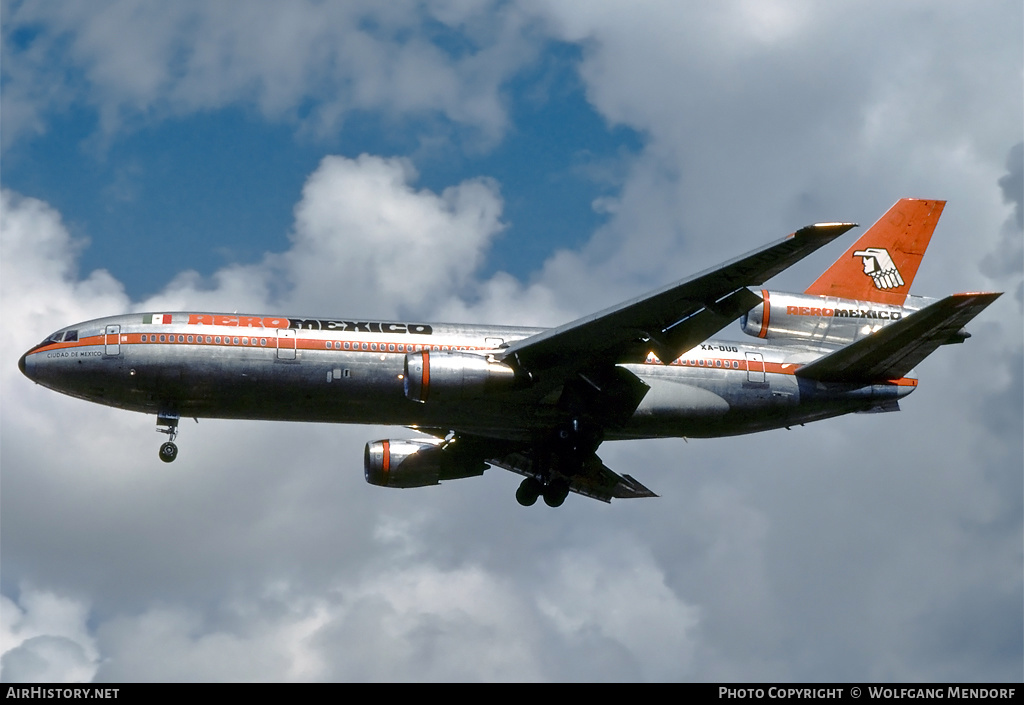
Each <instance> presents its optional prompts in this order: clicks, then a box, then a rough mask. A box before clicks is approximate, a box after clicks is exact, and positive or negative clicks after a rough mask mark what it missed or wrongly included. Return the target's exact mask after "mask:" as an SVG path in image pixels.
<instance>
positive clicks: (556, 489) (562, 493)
mask: <svg viewBox="0 0 1024 705" xmlns="http://www.w3.org/2000/svg"><path fill="white" fill-rule="evenodd" d="M540 496H543V497H544V504H546V505H548V506H549V507H561V506H562V502H564V501H565V498H566V497H568V496H569V482H568V480H565V479H563V478H557V479H554V480H552V481H551V482H549V483H547V484H546V485H545V484H543V483H542V482H541V481H540V480H538V479H537V478H535V477H528V478H526V479H525V480H523V482H522V483H521V484H520V485H519V489H518V490H516V501H517V502H519V503H520V504H521V505H523V506H524V507H532V506H533V505H534V504H536V503H537V498H538V497H540Z"/></svg>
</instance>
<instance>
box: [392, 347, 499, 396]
mask: <svg viewBox="0 0 1024 705" xmlns="http://www.w3.org/2000/svg"><path fill="white" fill-rule="evenodd" d="M515 381H516V373H515V370H513V369H512V368H511V367H509V366H508V365H506V364H505V363H503V362H492V361H491V360H488V359H487V358H486V357H483V356H482V355H477V354H474V353H466V352H460V351H457V350H442V351H438V350H434V351H430V350H421V351H420V352H415V353H409V354H407V355H406V356H405V396H406V397H408V398H409V399H412V400H413V401H416V402H420V403H426V402H427V401H431V402H436V401H458V400H460V399H467V398H470V397H475V396H480V395H481V394H485V393H488V392H493V391H496V390H499V389H508V388H510V387H512V386H513V385H514V384H515Z"/></svg>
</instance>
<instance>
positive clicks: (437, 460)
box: [363, 438, 488, 487]
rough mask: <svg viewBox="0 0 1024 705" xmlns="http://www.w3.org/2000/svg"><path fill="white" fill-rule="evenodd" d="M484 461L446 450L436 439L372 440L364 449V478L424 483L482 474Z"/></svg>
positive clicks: (382, 484)
mask: <svg viewBox="0 0 1024 705" xmlns="http://www.w3.org/2000/svg"><path fill="white" fill-rule="evenodd" d="M487 467H488V466H487V464H486V463H484V462H482V461H480V460H472V459H470V458H466V457H464V456H461V455H455V454H453V453H450V452H446V450H445V448H444V447H443V446H442V445H441V441H439V440H430V439H426V438H424V439H419V440H414V441H405V440H393V439H388V440H384V441H373V442H371V443H367V444H366V450H365V451H364V452H363V472H364V474H365V476H366V481H367V482H369V483H370V484H371V485H377V486H378V487H426V486H427V485H436V484H438V483H439V482H440V481H441V480H456V479H459V478H462V477H474V476H476V475H482V474H483V472H484V470H486V469H487Z"/></svg>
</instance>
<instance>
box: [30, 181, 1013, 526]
mask: <svg viewBox="0 0 1024 705" xmlns="http://www.w3.org/2000/svg"><path fill="white" fill-rule="evenodd" d="M944 206H945V201H936V200H924V199H902V200H900V201H898V202H897V203H896V204H895V205H894V206H893V207H892V208H891V209H890V210H889V211H888V212H886V213H885V215H883V216H882V218H881V219H880V220H879V221H878V222H877V223H875V224H874V225H873V226H872V227H871V228H869V229H868V230H867V231H866V232H865V233H864V235H863V236H862V237H861V238H860V239H858V240H857V242H856V243H855V244H854V245H853V246H852V247H850V249H849V250H847V251H846V253H845V254H843V255H842V256H841V257H840V258H839V259H838V260H836V262H835V263H834V264H833V265H832V266H831V267H830V268H829V269H828V270H826V271H825V272H824V273H823V274H822V275H821V276H820V277H819V278H818V279H817V280H816V281H815V282H813V283H812V284H811V285H810V286H809V287H808V288H807V289H806V290H805V291H804V292H803V293H784V292H776V291H772V290H769V289H764V288H759V287H761V286H762V285H763V284H764V283H765V282H766V281H767V280H768V279H770V278H771V277H772V276H774V275H776V274H778V273H779V272H781V271H783V270H784V269H786V268H788V267H790V266H791V265H793V264H794V263H796V262H798V261H800V260H801V259H803V258H804V257H806V256H808V255H810V254H811V253H813V252H815V251H816V250H818V249H819V248H821V247H823V246H824V245H826V244H828V243H829V242H831V241H832V240H834V239H836V238H837V237H839V236H840V235H842V234H843V233H845V232H847V231H849V230H850V229H851V228H853V227H856V224H854V223H817V224H814V225H809V226H807V227H804V228H801V229H800V230H797V231H796V232H794V233H793V234H791V235H789V236H788V237H786V238H784V239H782V240H779V241H777V242H774V243H772V244H769V245H766V246H764V247H761V248H759V249H756V250H754V251H752V252H749V253H747V254H745V255H742V256H740V257H738V258H735V259H733V260H731V261H729V262H726V263H725V264H722V265H720V266H718V267H714V268H712V269H709V270H706V271H704V272H701V273H699V274H696V275H694V276H691V277H689V278H686V279H683V280H680V281H678V282H675V283H673V284H669V285H668V286H664V287H662V288H659V289H656V290H654V291H651V292H649V293H647V294H644V295H642V296H639V297H637V298H634V299H631V300H629V301H625V302H623V303H621V304H618V305H616V306H612V307H611V308H608V309H605V310H603V311H600V312H598V313H595V314H592V315H589V316H584V317H583V318H580V319H577V320H575V321H572V322H569V323H566V324H564V325H561V326H558V327H556V328H550V329H543V328H528V327H519V326H495V325H468V324H442V323H421V322H415V321H413V322H409V321H404V322H402V321H373V320H362V319H341V318H339V319H319V318H300V317H295V316H290V315H289V316H283V315H239V314H236V313H232V314H224V313H204V312H189V311H185V312H170V313H132V314H126V315H120V316H111V317H107V318H99V319H96V320H91V321H86V322H84V323H78V324H75V325H72V326H68V327H66V328H61V329H60V330H58V331H56V332H54V333H53V334H52V335H49V336H48V337H47V338H46V339H45V340H43V341H42V342H41V343H39V344H38V345H36V346H35V347H33V348H31V349H30V350H29V351H28V352H26V353H25V354H24V355H23V356H22V357H21V359H20V360H19V363H18V365H19V367H20V369H21V371H22V372H23V373H24V374H25V375H26V376H27V377H28V378H29V379H31V380H33V381H34V382H36V383H38V384H41V385H43V386H45V387H48V388H50V389H53V390H56V391H58V392H62V393H64V394H68V395H71V396H73V397H78V398H81V399H85V400H88V401H91V402H96V403H99V404H105V405H108V406H113V407H118V408H121V409H128V410H131V411H138V412H142V413H146V414H155V415H156V424H157V429H156V430H157V431H159V432H161V433H165V434H167V436H168V439H167V441H166V442H164V443H163V444H162V445H161V446H160V451H159V457H160V459H161V460H163V461H165V462H171V461H173V460H174V459H175V457H177V454H178V448H177V445H176V444H175V443H174V441H175V438H176V436H177V433H178V422H179V420H180V419H181V418H183V417H185V418H188V417H193V418H195V419H196V421H198V419H199V418H200V417H206V418H230V419H265V420H289V421H320V422H333V423H364V424H388V425H402V426H406V427H408V428H410V429H413V430H415V431H417V432H419V433H421V434H422V435H421V436H420V437H418V438H413V439H385V440H378V441H373V442H370V443H367V444H366V447H365V451H364V459H363V463H364V474H365V478H366V480H367V482H369V483H370V484H373V485H379V486H384V487H402V488H409V487H423V486H428V485H437V484H439V483H440V482H441V481H447V480H453V479H458V478H466V477H472V476H478V475H481V474H482V473H483V472H484V470H486V469H487V468H488V467H490V466H498V467H502V468H505V469H507V470H511V471H512V472H514V473H518V474H519V475H522V476H523V477H524V479H523V480H522V483H521V484H520V485H519V488H518V490H517V491H516V499H517V500H518V501H519V503H520V504H522V505H524V506H530V505H533V504H535V503H536V501H537V499H538V498H539V497H543V499H544V501H545V503H546V504H548V505H549V506H552V507H557V506H560V505H561V504H562V503H563V502H564V501H565V499H566V497H567V496H568V495H569V493H570V492H573V493H577V494H580V495H583V496H586V497H591V498H594V499H598V500H602V501H604V502H610V501H611V500H612V499H613V498H638V497H655V496H657V495H655V493H654V492H652V491H651V490H650V489H648V488H647V487H645V486H644V485H643V484H642V483H641V482H640V481H639V480H637V479H635V478H634V477H632V476H631V475H629V474H624V473H623V474H619V473H616V472H615V471H613V470H612V469H610V468H608V467H607V466H606V465H605V464H604V463H603V462H602V460H601V459H600V457H599V456H598V455H597V450H598V447H599V446H600V445H601V443H603V442H604V441H613V440H624V439H646V438H665V437H674V438H678V437H682V438H706V437H719V436H730V435H737V434H746V433H754V432H759V431H767V430H770V429H779V428H784V427H785V428H789V427H791V426H795V425H798V424H800V425H802V424H805V423H808V422H811V421H818V420H821V419H827V418H830V417H835V416H840V415H843V414H847V413H852V412H892V411H898V410H899V402H900V400H901V399H902V398H903V397H905V396H907V395H908V394H910V393H911V392H913V391H914V389H915V388H916V387H917V384H918V379H917V376H916V374H915V372H914V370H913V368H914V367H915V366H916V365H917V364H918V363H920V362H921V361H922V360H923V359H924V358H925V357H927V356H928V355H930V354H931V353H932V352H934V351H935V350H936V349H938V348H939V347H940V346H942V345H947V344H951V343H961V342H963V341H964V340H966V339H967V338H968V337H969V336H970V334H969V333H967V332H966V330H964V325H965V324H966V323H967V322H968V321H970V320H971V319H973V318H974V317H975V316H977V315H978V314H979V313H981V311H982V310H984V309H985V308H986V307H987V306H989V305H990V304H991V303H992V302H993V301H995V300H996V298H998V297H999V296H1000V293H959V294H952V295H950V296H946V297H945V298H942V299H931V298H924V297H919V296H911V295H909V289H910V285H911V283H912V282H913V279H914V276H915V274H916V273H917V269H918V267H919V265H920V263H921V259H922V257H923V256H924V254H925V250H926V248H927V247H928V244H929V241H930V239H931V235H932V232H933V230H934V229H935V225H936V223H937V222H938V219H939V216H940V215H941V213H942V209H943V208H944ZM754 288H757V290H756V291H755V290H753V289H754ZM737 320H739V323H740V330H741V331H742V332H743V333H745V334H746V336H747V338H746V339H745V340H743V341H731V340H721V339H719V338H717V337H714V336H716V335H717V334H718V333H719V332H720V331H722V330H723V329H724V328H725V327H726V326H728V325H730V324H731V323H733V322H735V321H737Z"/></svg>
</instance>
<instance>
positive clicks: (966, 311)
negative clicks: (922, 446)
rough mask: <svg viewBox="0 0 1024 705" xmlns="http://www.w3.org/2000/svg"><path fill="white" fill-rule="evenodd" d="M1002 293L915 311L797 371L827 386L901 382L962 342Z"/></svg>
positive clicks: (944, 301) (951, 300)
mask: <svg viewBox="0 0 1024 705" xmlns="http://www.w3.org/2000/svg"><path fill="white" fill-rule="evenodd" d="M999 296H1001V294H998V293H994V294H992V293H983V294H953V295H951V296H947V297H946V298H944V299H941V300H940V301H937V302H935V303H933V304H931V305H930V306H927V307H925V308H923V309H921V310H920V311H916V312H914V313H912V314H910V315H908V316H906V317H904V318H902V319H900V320H899V321H896V322H894V323H890V324H889V325H887V326H886V327H885V328H882V329H881V330H879V331H877V332H875V333H872V334H871V335H869V336H867V337H866V338H862V339H861V340H858V341H857V342H856V343H852V344H851V345H848V346H846V347H845V348H842V349H840V350H837V351H835V352H834V353H831V354H829V355H826V356H825V357H823V358H821V359H819V360H815V361H814V362H812V363H810V364H807V365H804V366H803V367H801V368H799V369H798V370H797V371H796V375H797V376H798V377H804V378H806V379H815V380H819V381H822V382H873V381H884V380H889V379H900V378H901V377H903V376H905V375H906V374H907V373H908V372H910V370H912V369H913V368H914V367H915V366H916V365H917V364H918V363H920V362H921V360H923V359H925V358H926V357H928V356H929V355H931V354H932V353H933V352H935V350H936V349H937V348H938V347H939V346H940V345H945V344H947V343H959V342H962V341H963V335H962V334H960V329H961V328H962V327H963V326H964V325H965V324H966V323H967V322H968V321H970V320H971V319H972V318H974V317H975V316H977V315H978V314H979V313H981V312H982V311H983V310H984V309H985V307H987V306H988V305H989V304H991V303H992V302H993V301H995V300H996V299H997V298H999Z"/></svg>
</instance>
